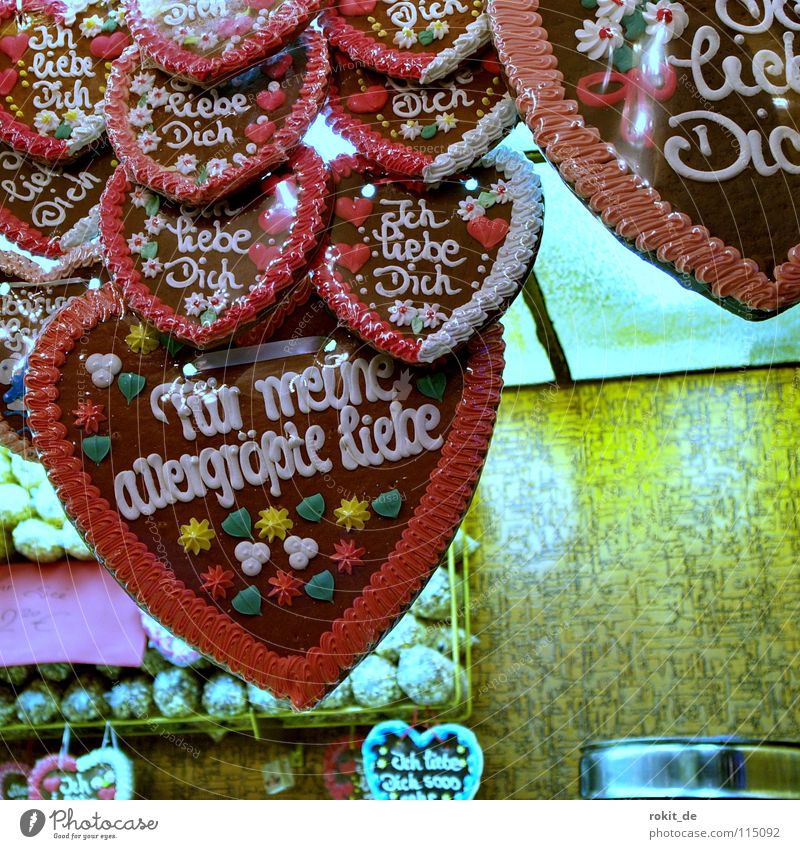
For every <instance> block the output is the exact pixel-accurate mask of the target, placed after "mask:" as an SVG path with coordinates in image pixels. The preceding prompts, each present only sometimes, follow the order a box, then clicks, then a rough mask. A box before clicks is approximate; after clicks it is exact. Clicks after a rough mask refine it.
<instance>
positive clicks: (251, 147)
mask: <svg viewBox="0 0 800 849" xmlns="http://www.w3.org/2000/svg"><path fill="white" fill-rule="evenodd" d="M257 150H258V145H255V144H253V143H252V142H251V143H250V144H248V145H247V147H246V148H245V153H249V154H250V155H251V156H252V155H253V154H254V153H255V152H256V151H257Z"/></svg>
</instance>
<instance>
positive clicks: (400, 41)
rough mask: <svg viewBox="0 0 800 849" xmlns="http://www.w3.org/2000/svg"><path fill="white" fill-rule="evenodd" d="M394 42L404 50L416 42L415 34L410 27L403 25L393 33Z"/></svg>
mask: <svg viewBox="0 0 800 849" xmlns="http://www.w3.org/2000/svg"><path fill="white" fill-rule="evenodd" d="M394 43H395V44H396V45H397V46H398V47H402V48H403V49H404V50H405V49H407V48H409V47H412V46H413V45H415V44H416V43H417V34H416V33H415V32H414V30H413V29H411V27H403V28H402V29H399V30H397V32H396V33H395V34H394Z"/></svg>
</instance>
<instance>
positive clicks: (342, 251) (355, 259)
mask: <svg viewBox="0 0 800 849" xmlns="http://www.w3.org/2000/svg"><path fill="white" fill-rule="evenodd" d="M333 247H334V250H335V251H336V253H337V254H338V257H337V259H336V263H337V265H343V266H344V267H345V268H346V269H347V270H348V271H352V272H353V274H355V273H356V272H357V271H359V270H360V269H361V268H362V267H363V265H364V263H365V262H366V261H367V260H368V259H369V254H370V250H369V245H365V244H364V243H363V242H358V243H357V244H355V245H345V244H338V245H334V246H333Z"/></svg>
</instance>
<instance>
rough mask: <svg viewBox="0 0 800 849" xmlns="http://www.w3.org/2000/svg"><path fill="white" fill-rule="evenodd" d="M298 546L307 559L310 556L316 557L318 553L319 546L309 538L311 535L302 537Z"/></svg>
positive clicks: (310, 557)
mask: <svg viewBox="0 0 800 849" xmlns="http://www.w3.org/2000/svg"><path fill="white" fill-rule="evenodd" d="M300 546H301V549H302V551H303V554H305V556H306V557H307V558H308V559H309V560H311V559H312V558H314V557H316V556H317V555H318V554H319V546H318V545H317V543H316V541H315V540H313V539H311V537H308V538H307V539H304V540H303V541H302V543H300Z"/></svg>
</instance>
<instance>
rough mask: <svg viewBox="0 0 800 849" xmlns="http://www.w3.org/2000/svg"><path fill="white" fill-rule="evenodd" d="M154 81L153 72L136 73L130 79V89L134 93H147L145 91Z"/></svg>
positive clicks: (148, 89)
mask: <svg viewBox="0 0 800 849" xmlns="http://www.w3.org/2000/svg"><path fill="white" fill-rule="evenodd" d="M155 82H156V75H155V74H145V73H140V74H136V75H135V76H134V78H133V79H132V80H131V91H132V92H133V93H134V94H147V92H148V91H150V89H151V88H152V87H153V86H154V85H155Z"/></svg>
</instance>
